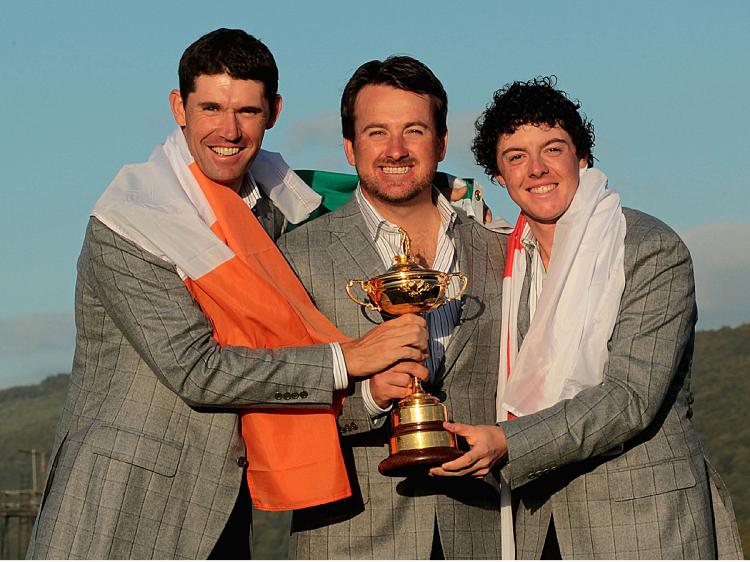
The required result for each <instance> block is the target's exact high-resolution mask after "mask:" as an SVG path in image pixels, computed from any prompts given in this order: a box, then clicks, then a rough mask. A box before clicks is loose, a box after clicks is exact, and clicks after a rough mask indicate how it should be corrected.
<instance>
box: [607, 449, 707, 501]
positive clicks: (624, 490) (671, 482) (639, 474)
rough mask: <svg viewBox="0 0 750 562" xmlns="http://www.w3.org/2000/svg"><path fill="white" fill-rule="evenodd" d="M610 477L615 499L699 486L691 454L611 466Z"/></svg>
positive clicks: (629, 498)
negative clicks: (696, 481)
mask: <svg viewBox="0 0 750 562" xmlns="http://www.w3.org/2000/svg"><path fill="white" fill-rule="evenodd" d="M607 476H608V479H609V493H610V497H611V498H612V499H613V500H614V501H627V500H634V499H638V498H647V497H650V496H655V495H657V494H664V493H666V492H673V491H675V490H682V489H685V488H692V487H693V486H695V475H694V474H693V469H692V468H691V466H690V460H689V459H688V458H687V457H681V458H677V459H670V460H667V461H659V462H655V463H648V464H645V465H640V466H634V467H626V468H620V469H614V470H613V469H609V470H608V471H607Z"/></svg>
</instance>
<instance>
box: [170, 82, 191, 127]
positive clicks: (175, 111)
mask: <svg viewBox="0 0 750 562" xmlns="http://www.w3.org/2000/svg"><path fill="white" fill-rule="evenodd" d="M169 105H170V106H171V108H172V115H174V120H175V121H177V124H178V125H179V126H180V127H184V126H185V125H186V124H187V122H186V121H185V104H184V103H183V101H182V94H181V93H180V90H172V91H171V92H169Z"/></svg>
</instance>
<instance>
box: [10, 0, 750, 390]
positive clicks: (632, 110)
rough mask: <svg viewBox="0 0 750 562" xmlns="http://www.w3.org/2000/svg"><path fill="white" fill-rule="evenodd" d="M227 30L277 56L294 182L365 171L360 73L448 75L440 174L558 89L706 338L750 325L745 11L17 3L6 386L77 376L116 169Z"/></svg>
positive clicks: (739, 5) (149, 142)
mask: <svg viewBox="0 0 750 562" xmlns="http://www.w3.org/2000/svg"><path fill="white" fill-rule="evenodd" d="M218 27H232V28H242V29H245V30H246V31H247V32H249V33H251V34H253V35H255V36H257V37H258V38H259V39H261V40H262V41H263V42H264V43H266V45H268V47H269V48H270V49H271V51H272V52H273V54H274V56H275V58H276V62H277V64H278V66H279V70H280V86H279V89H280V93H281V94H282V96H283V98H284V107H283V111H282V113H281V116H280V119H279V122H278V124H277V125H276V127H275V128H274V129H273V130H271V131H269V133H268V135H267V136H266V140H265V142H264V148H267V149H269V150H274V151H278V152H281V153H282V154H283V155H284V157H285V159H286V160H287V162H289V163H290V165H292V166H293V167H296V168H316V169H326V170H333V171H351V168H350V167H349V166H348V164H347V163H346V159H345V158H344V154H343V149H342V142H341V133H340V122H339V118H338V107H339V102H340V96H341V91H342V89H343V87H344V85H345V84H346V81H347V80H348V79H349V77H350V76H351V74H352V73H353V72H354V70H356V68H357V67H358V66H359V65H360V64H362V63H364V62H366V61H368V60H372V59H383V58H385V57H387V56H388V55H391V54H408V55H411V56H413V57H416V58H418V59H420V60H421V61H422V62H424V63H425V64H427V65H428V66H429V67H430V68H431V69H432V70H433V71H434V72H435V74H436V75H437V76H438V77H439V78H440V79H441V81H442V82H443V85H444V86H445V89H446V91H447V93H448V98H449V118H448V126H449V145H448V153H447V157H446V159H445V161H444V162H443V163H442V164H441V169H442V170H445V171H448V172H450V173H452V174H454V175H457V176H462V177H473V178H476V179H477V180H478V181H479V182H480V183H481V184H482V185H484V186H485V188H486V193H487V199H488V201H489V204H490V207H491V208H492V210H493V211H494V213H495V214H496V215H502V216H504V217H505V218H507V219H509V220H511V221H513V220H514V219H515V217H516V216H517V212H518V211H517V209H516V208H515V207H514V205H513V204H512V202H511V201H510V200H509V199H508V197H507V195H506V194H505V193H504V192H503V190H502V189H501V188H500V187H498V186H497V185H496V184H493V183H491V182H490V181H489V179H488V178H487V177H486V176H485V175H484V174H483V172H482V170H481V169H480V168H479V167H477V166H476V165H475V164H474V163H473V158H472V155H471V152H470V150H469V146H470V144H471V140H472V138H473V134H474V121H475V120H476V118H477V117H478V116H479V114H480V113H481V111H482V110H483V109H484V107H485V106H486V104H487V103H488V102H489V100H490V99H491V97H492V93H493V92H494V91H495V90H496V89H498V88H501V87H502V86H504V85H505V84H507V83H509V82H512V81H514V80H528V79H530V78H533V77H536V76H544V75H550V74H554V75H556V76H557V78H558V86H559V87H560V88H561V89H563V90H565V91H566V92H567V93H568V94H569V95H570V96H571V97H572V98H574V99H578V100H580V101H581V103H582V111H583V113H585V115H586V116H587V117H588V118H589V119H591V120H592V121H593V123H594V127H595V130H596V145H595V147H594V155H595V157H596V158H597V166H598V167H599V168H600V169H602V170H603V171H604V172H605V173H606V174H607V175H608V177H609V185H610V187H611V188H613V189H615V190H616V191H618V192H619V193H620V195H621V198H622V202H623V205H625V206H628V207H634V208H637V209H640V210H642V211H644V212H647V213H649V214H652V215H654V216H656V217H658V218H660V219H661V220H663V221H664V222H666V223H667V224H668V225H670V226H671V227H672V228H674V229H675V230H676V231H677V232H678V233H679V234H680V235H681V236H682V237H683V239H684V240H685V241H686V243H687V245H688V248H689V249H690V250H691V253H692V255H693V260H694V264H695V275H696V291H697V298H698V306H699V321H698V328H699V329H716V328H720V327H722V326H736V325H738V324H740V323H744V322H750V299H748V298H747V297H746V283H745V281H746V280H747V279H749V278H750V250H748V248H750V218H749V217H750V179H749V178H748V175H747V173H746V170H747V164H748V156H747V154H748V152H747V131H748V130H750V110H749V109H748V105H747V99H748V95H749V92H750V72H748V71H749V70H750V68H748V67H749V66H750V64H749V63H748V60H750V34H749V33H748V32H747V29H748V27H750V2H747V1H746V0H734V1H732V0H727V1H722V2H716V3H708V2H698V1H692V0H684V1H678V0H674V1H660V2H653V1H641V0H635V1H628V2H600V1H595V0H590V1H568V2H547V1H536V2H507V1H504V0H486V1H477V2H472V1H469V0H467V1H464V2H461V3H460V4H459V3H457V2H447V1H446V2H441V1H437V0H432V1H410V2H404V1H403V0H402V1H399V2H393V1H390V0H382V1H380V2H377V3H368V2H351V1H347V2H339V1H328V2H325V1H318V2H312V1H302V0H296V1H291V0H274V1H273V2H269V1H264V2H255V1H250V0H245V1H233V0H224V1H222V2H220V3H209V2H205V1H201V2H198V1H192V0H180V1H179V2H177V1H166V0H165V1H159V2H154V1H153V0H152V1H148V2H145V1H141V0H129V1H128V2H106V1H90V2H84V1H79V2H76V1H68V2H34V1H28V0H25V1H24V2H3V9H2V15H0V76H2V79H1V80H2V88H0V119H1V121H0V122H1V123H2V126H3V130H2V134H0V170H1V171H2V173H1V175H0V182H1V183H0V185H1V189H0V193H2V205H0V258H1V259H0V267H1V268H2V280H3V281H2V291H0V388H1V387H5V386H11V385H15V384H30V383H33V382H36V381H38V380H40V379H41V378H43V377H44V376H46V375H49V374H54V373H57V372H69V371H70V367H71V363H72V355H73V347H74V338H75V328H74V321H73V297H74V285H75V276H76V260H77V258H78V253H79V251H80V248H81V243H82V240H83V234H84V230H85V227H86V222H87V220H88V215H89V211H90V210H91V207H92V206H93V204H94V202H95V201H96V199H97V198H98V196H99V195H100V194H101V192H102V191H103V190H104V189H105V187H106V186H107V184H108V183H109V182H110V180H111V179H112V178H113V177H114V176H115V174H116V173H117V171H118V170H119V168H120V167H121V166H122V165H123V164H126V163H130V162H141V161H144V160H145V159H147V157H148V155H149V153H150V152H151V150H152V149H153V147H154V146H155V145H156V144H158V143H160V142H162V141H163V140H164V138H165V137H166V135H167V134H168V133H169V132H170V131H171V130H172V129H173V128H174V126H175V124H174V121H173V119H172V116H171V113H170V110H169V106H168V93H169V91H170V90H171V89H172V88H175V87H177V85H178V83H177V64H178V61H179V58H180V56H181V54H182V52H183V50H184V49H185V48H186V47H187V46H188V45H189V44H190V43H192V42H193V41H194V40H195V39H197V38H198V37H200V36H201V35H203V34H204V33H206V32H208V31H211V30H213V29H216V28H218Z"/></svg>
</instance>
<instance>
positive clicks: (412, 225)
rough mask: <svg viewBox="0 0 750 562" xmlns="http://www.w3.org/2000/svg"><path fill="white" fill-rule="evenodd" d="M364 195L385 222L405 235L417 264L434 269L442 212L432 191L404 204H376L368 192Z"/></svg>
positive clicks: (384, 202)
mask: <svg viewBox="0 0 750 562" xmlns="http://www.w3.org/2000/svg"><path fill="white" fill-rule="evenodd" d="M362 194H363V196H364V197H365V199H367V201H368V202H369V203H370V204H371V205H372V206H373V207H374V208H375V209H377V211H378V212H379V213H380V214H381V215H382V216H383V218H384V219H385V220H387V221H388V222H390V223H392V224H395V225H397V226H400V227H401V228H403V229H404V230H405V231H406V233H407V234H408V235H409V239H410V241H411V251H412V254H413V255H414V258H415V259H416V260H417V262H418V263H420V265H423V266H426V267H432V263H433V261H434V260H435V252H436V249H437V241H438V234H439V232H440V224H441V220H440V211H439V210H438V208H437V204H436V203H435V201H433V198H432V189H431V188H430V189H426V190H425V191H424V192H422V193H420V195H419V196H418V197H415V198H414V199H412V200H411V201H408V202H405V203H391V202H387V201H381V200H376V199H374V198H373V197H370V196H369V195H368V194H367V193H366V192H365V191H363V192H362Z"/></svg>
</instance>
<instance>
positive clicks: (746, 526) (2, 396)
mask: <svg viewBox="0 0 750 562" xmlns="http://www.w3.org/2000/svg"><path fill="white" fill-rule="evenodd" d="M67 384H68V375H64V374H60V375H55V376H53V377H49V378H47V379H45V380H44V381H42V382H41V383H39V384H37V385H31V386H20V387H14V388H9V389H6V390H2V391H0V409H2V411H3V412H4V416H3V418H4V423H3V424H2V425H1V426H0V488H2V489H19V488H28V487H30V484H31V476H30V473H31V470H30V467H31V463H30V455H29V453H28V451H30V450H31V449H35V450H36V451H39V452H46V454H49V451H50V448H51V446H52V439H53V435H54V428H55V423H56V420H57V417H58V415H59V413H60V410H61V409H62V405H63V402H64V399H65V392H66V389H67ZM692 387H693V393H694V395H695V403H694V404H693V409H694V411H695V417H694V418H693V419H694V421H695V424H696V426H697V427H698V430H699V431H700V433H701V436H702V438H703V442H704V443H705V446H706V449H707V450H708V453H709V457H710V459H711V462H712V464H713V465H714V466H715V467H716V469H717V470H718V471H719V472H720V474H721V475H722V477H723V478H724V481H725V482H726V484H727V487H728V488H729V490H730V492H731V494H732V500H733V503H734V509H735V512H736V514H737V520H738V522H739V525H740V533H741V535H742V537H743V545H744V549H745V553H746V555H748V554H750V487H748V485H747V480H748V469H747V467H748V466H750V409H748V408H747V407H746V405H745V401H746V399H747V396H750V324H743V325H741V326H739V327H737V328H722V329H720V330H710V331H700V332H698V333H697V335H696V345H695V354H694V362H693V382H692ZM39 487H41V478H40V482H39ZM255 521H256V537H255V544H256V550H255V555H256V557H257V558H277V559H278V558H285V557H286V543H287V534H288V524H289V516H288V514H286V513H257V514H256V520H255Z"/></svg>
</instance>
